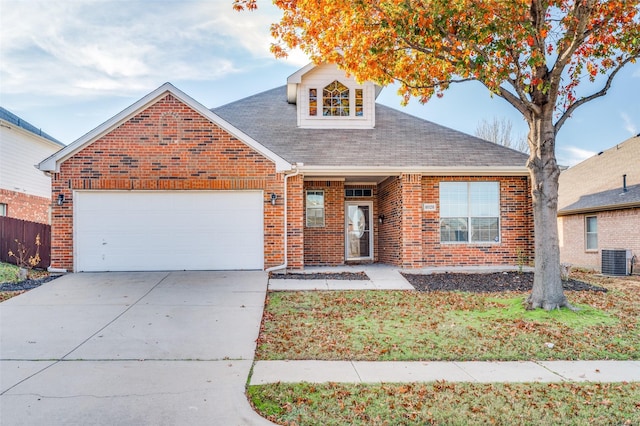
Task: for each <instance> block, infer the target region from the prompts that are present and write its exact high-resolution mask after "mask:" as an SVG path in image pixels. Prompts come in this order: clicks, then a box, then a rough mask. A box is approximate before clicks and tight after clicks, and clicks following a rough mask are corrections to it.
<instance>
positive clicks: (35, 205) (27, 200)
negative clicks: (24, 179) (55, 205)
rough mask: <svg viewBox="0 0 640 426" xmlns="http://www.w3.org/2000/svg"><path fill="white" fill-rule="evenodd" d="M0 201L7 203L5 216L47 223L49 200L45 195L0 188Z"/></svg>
mask: <svg viewBox="0 0 640 426" xmlns="http://www.w3.org/2000/svg"><path fill="white" fill-rule="evenodd" d="M0 203H2V204H6V205H7V216H8V217H13V218H16V219H22V220H28V221H31V222H38V223H46V224H49V222H50V221H49V206H50V205H51V200H50V199H49V198H46V197H38V196H36V195H29V194H24V193H21V192H16V191H9V190H8V189H0Z"/></svg>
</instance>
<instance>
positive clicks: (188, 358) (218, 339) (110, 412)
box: [0, 272, 271, 426]
mask: <svg viewBox="0 0 640 426" xmlns="http://www.w3.org/2000/svg"><path fill="white" fill-rule="evenodd" d="M266 289H267V274H266V273H264V272H150V273H83V274H72V275H67V276H64V277H61V278H58V279H57V280H55V281H52V282H50V283H47V284H45V285H43V286H42V287H39V288H37V289H34V290H31V291H29V292H27V293H25V294H23V295H21V296H18V297H14V298H13V299H10V300H8V301H6V302H4V303H1V304H0V395H1V396H0V424H2V425H4V426H8V425H261V424H271V423H269V422H267V421H266V420H264V419H262V418H261V417H260V416H258V415H257V414H255V413H254V412H253V410H252V409H251V407H250V406H249V403H248V402H247V400H246V397H245V394H244V387H245V383H246V380H247V377H248V375H249V371H250V369H251V365H252V360H253V354H254V350H255V340H256V338H257V337H258V330H259V326H260V320H261V317H262V310H263V303H264V299H265V293H266Z"/></svg>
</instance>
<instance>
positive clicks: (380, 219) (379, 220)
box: [378, 214, 384, 224]
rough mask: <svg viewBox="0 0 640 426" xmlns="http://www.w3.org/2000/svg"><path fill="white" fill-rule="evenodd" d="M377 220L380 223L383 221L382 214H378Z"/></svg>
mask: <svg viewBox="0 0 640 426" xmlns="http://www.w3.org/2000/svg"><path fill="white" fill-rule="evenodd" d="M378 222H380V224H383V223H384V215H383V214H381V215H380V216H378Z"/></svg>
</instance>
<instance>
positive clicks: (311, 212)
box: [307, 191, 324, 227]
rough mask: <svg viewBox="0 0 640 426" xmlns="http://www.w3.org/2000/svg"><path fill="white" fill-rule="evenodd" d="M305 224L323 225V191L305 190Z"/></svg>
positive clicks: (309, 225) (311, 225) (312, 225)
mask: <svg viewBox="0 0 640 426" xmlns="http://www.w3.org/2000/svg"><path fill="white" fill-rule="evenodd" d="M307 226H308V227H320V226H324V191H307Z"/></svg>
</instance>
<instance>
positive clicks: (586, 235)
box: [584, 215, 598, 253]
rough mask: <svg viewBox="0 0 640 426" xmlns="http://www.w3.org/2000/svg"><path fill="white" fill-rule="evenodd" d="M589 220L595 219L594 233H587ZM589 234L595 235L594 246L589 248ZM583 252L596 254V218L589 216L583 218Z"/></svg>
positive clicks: (595, 216)
mask: <svg viewBox="0 0 640 426" xmlns="http://www.w3.org/2000/svg"><path fill="white" fill-rule="evenodd" d="M589 219H595V225H596V230H595V232H593V231H592V232H589ZM589 234H591V235H595V237H596V246H595V247H589ZM584 251H585V252H589V253H594V252H596V253H597V252H598V216H597V215H590V216H585V217H584Z"/></svg>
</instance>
